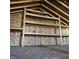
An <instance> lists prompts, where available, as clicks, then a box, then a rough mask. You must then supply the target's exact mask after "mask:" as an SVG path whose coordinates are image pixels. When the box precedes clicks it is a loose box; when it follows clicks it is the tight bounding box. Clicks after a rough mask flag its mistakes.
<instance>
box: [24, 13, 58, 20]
mask: <svg viewBox="0 0 79 59" xmlns="http://www.w3.org/2000/svg"><path fill="white" fill-rule="evenodd" d="M26 15H28V16H33V17H39V18H44V19H51V20H57V21H58V18H56V17H55V18H52V17H49V16H41V15H36V14H31V13H26Z"/></svg>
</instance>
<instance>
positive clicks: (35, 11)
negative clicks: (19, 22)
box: [26, 9, 48, 15]
mask: <svg viewBox="0 0 79 59" xmlns="http://www.w3.org/2000/svg"><path fill="white" fill-rule="evenodd" d="M26 10H27V11H31V12H34V13H39V14H44V15H48V13H46V12H41V11H37V10H33V9H26Z"/></svg>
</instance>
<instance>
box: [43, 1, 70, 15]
mask: <svg viewBox="0 0 79 59" xmlns="http://www.w3.org/2000/svg"><path fill="white" fill-rule="evenodd" d="M44 1H45V2H47V3H48V4H49V5H51V6H52V7H54V8H56V9H57V10H59V11H60V12H62V13H63V14H65V15H66V16H69V15H68V14H67V13H65V12H64V11H63V10H61V9H60V8H58V7H57V6H55V5H54V4H52V3H50V2H49V1H47V0H44Z"/></svg>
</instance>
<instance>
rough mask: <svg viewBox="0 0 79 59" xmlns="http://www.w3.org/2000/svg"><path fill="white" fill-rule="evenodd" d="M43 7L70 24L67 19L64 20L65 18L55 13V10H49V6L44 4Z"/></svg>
mask: <svg viewBox="0 0 79 59" xmlns="http://www.w3.org/2000/svg"><path fill="white" fill-rule="evenodd" d="M42 6H43V7H44V8H46V9H48V10H49V11H51V12H52V13H54V14H56V15H58V16H59V17H61V18H62V19H64V20H65V21H66V22H69V21H68V20H67V19H66V18H64V17H63V16H61V15H59V14H58V13H56V12H54V11H53V10H51V9H50V8H48V7H47V6H45V5H44V4H42Z"/></svg>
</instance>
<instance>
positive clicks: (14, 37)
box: [10, 9, 69, 46]
mask: <svg viewBox="0 0 79 59" xmlns="http://www.w3.org/2000/svg"><path fill="white" fill-rule="evenodd" d="M24 11H25V13H23V12H24ZM24 11H23V12H14V13H11V14H10V27H11V28H10V30H11V32H10V33H11V34H10V45H11V46H28V45H46V46H48V45H61V39H60V28H59V25H60V24H59V21H58V18H55V17H54V18H53V17H50V16H47V15H49V14H45V13H43V12H42V13H40V12H37V11H33V10H30V11H31V12H27V9H26V10H24ZM32 11H33V12H32ZM24 16H25V17H24ZM68 31H69V29H68V28H67V27H64V26H61V34H62V44H63V45H68V44H69V38H68V36H67V35H68V34H69V33H68Z"/></svg>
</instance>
